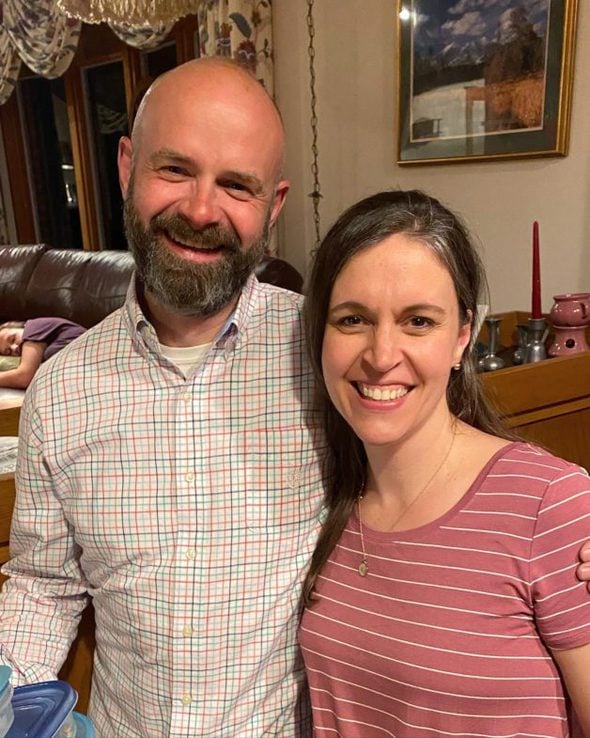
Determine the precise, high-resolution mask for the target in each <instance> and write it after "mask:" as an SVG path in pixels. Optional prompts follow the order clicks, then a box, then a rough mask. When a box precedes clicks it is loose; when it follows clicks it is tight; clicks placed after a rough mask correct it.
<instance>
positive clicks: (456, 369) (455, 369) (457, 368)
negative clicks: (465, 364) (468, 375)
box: [453, 362, 461, 372]
mask: <svg viewBox="0 0 590 738" xmlns="http://www.w3.org/2000/svg"><path fill="white" fill-rule="evenodd" d="M453 371H454V372H459V371H461V362H459V363H458V364H454V365H453Z"/></svg>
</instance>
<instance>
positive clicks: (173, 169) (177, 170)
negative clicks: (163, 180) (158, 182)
mask: <svg viewBox="0 0 590 738" xmlns="http://www.w3.org/2000/svg"><path fill="white" fill-rule="evenodd" d="M162 171H164V172H167V173H168V174H178V175H182V174H185V170H184V169H183V168H182V167H180V166H178V165H176V164H168V165H167V166H165V167H162Z"/></svg>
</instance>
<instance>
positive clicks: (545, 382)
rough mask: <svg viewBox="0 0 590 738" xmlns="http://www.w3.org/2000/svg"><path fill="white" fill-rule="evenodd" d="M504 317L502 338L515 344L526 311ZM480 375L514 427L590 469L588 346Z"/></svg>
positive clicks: (495, 401)
mask: <svg viewBox="0 0 590 738" xmlns="http://www.w3.org/2000/svg"><path fill="white" fill-rule="evenodd" d="M500 317H502V332H501V343H502V345H504V346H510V345H511V344H512V345H514V344H515V338H516V336H515V334H516V325H517V323H522V322H525V321H526V317H527V314H526V313H517V312H514V313H504V314H502V315H501V316H500ZM589 337H590V336H589ZM481 379H482V382H483V385H484V387H485V390H486V392H487V394H488V396H489V397H490V398H491V399H492V401H493V402H494V403H495V405H496V406H497V408H498V410H499V411H500V414H501V415H502V416H503V417H504V418H505V420H506V422H507V424H508V425H509V426H510V427H511V428H513V429H514V430H516V431H517V432H518V433H519V434H521V435H522V436H523V437H524V438H526V439H529V440H531V441H535V442H536V443H539V444H540V445H542V446H544V447H545V448H547V449H548V450H549V451H551V452H553V453H554V454H557V455H558V456H562V457H563V458H565V459H568V461H573V462H575V463H577V464H580V465H582V466H583V467H585V468H586V469H589V470H590V352H589V351H586V352H584V353H579V354H573V355H571V356H568V357H563V358H559V359H547V360H545V361H541V362H539V363H537V364H524V365H522V366H514V367H508V368H506V369H500V370H498V371H495V372H488V373H484V374H482V375H481Z"/></svg>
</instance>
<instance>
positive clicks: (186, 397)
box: [182, 393, 191, 404]
mask: <svg viewBox="0 0 590 738" xmlns="http://www.w3.org/2000/svg"><path fill="white" fill-rule="evenodd" d="M182 401H183V402H186V403H187V404H188V403H189V402H190V401H191V396H190V395H189V394H188V393H187V394H186V395H183V396H182Z"/></svg>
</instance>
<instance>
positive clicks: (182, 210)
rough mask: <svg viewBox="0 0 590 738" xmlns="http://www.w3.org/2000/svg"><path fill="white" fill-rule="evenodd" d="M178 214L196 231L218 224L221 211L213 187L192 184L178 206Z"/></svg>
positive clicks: (198, 183)
mask: <svg viewBox="0 0 590 738" xmlns="http://www.w3.org/2000/svg"><path fill="white" fill-rule="evenodd" d="M178 213H179V214H180V215H182V216H183V218H185V220H186V221H187V222H188V223H190V224H191V225H192V226H193V227H194V228H197V229H199V228H204V227H206V226H208V225H214V224H217V223H219V220H220V217H221V210H220V207H219V202H218V194H217V191H216V188H215V186H214V185H212V184H207V183H203V182H192V183H191V185H190V188H189V190H188V191H187V192H186V193H185V196H184V197H183V198H182V199H181V200H180V202H179V204H178Z"/></svg>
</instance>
